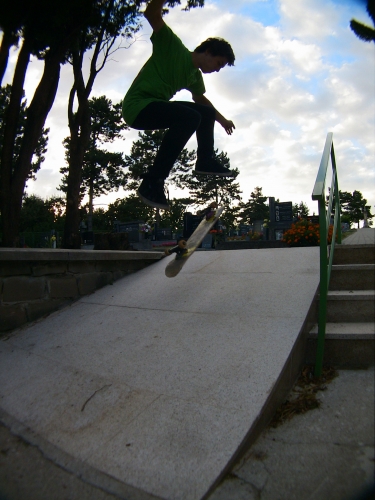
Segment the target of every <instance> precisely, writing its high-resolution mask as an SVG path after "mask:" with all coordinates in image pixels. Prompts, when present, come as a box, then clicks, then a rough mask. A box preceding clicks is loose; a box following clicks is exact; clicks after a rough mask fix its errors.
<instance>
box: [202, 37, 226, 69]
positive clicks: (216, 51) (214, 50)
mask: <svg viewBox="0 0 375 500" xmlns="http://www.w3.org/2000/svg"><path fill="white" fill-rule="evenodd" d="M206 51H207V52H209V53H210V54H211V56H214V57H216V56H220V57H222V58H225V59H226V60H227V64H228V66H233V65H234V60H235V56H234V52H233V49H232V47H231V46H230V44H229V43H228V42H227V41H226V40H224V39H223V38H207V40H205V41H204V42H202V43H201V44H200V45H198V47H196V48H195V49H194V52H197V53H202V52H206Z"/></svg>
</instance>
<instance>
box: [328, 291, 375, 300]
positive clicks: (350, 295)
mask: <svg viewBox="0 0 375 500" xmlns="http://www.w3.org/2000/svg"><path fill="white" fill-rule="evenodd" d="M374 298H375V290H329V291H328V300H374Z"/></svg>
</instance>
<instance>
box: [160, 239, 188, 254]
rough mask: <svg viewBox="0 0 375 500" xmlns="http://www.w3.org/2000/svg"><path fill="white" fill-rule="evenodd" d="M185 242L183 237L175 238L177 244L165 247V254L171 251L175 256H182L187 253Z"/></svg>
mask: <svg viewBox="0 0 375 500" xmlns="http://www.w3.org/2000/svg"><path fill="white" fill-rule="evenodd" d="M186 243H187V241H186V240H185V239H184V238H179V239H178V240H177V245H176V246H174V247H172V248H166V249H165V254H166V255H171V254H172V253H175V254H176V258H177V259H178V258H181V257H184V255H186V254H187V253H188V251H187V249H186Z"/></svg>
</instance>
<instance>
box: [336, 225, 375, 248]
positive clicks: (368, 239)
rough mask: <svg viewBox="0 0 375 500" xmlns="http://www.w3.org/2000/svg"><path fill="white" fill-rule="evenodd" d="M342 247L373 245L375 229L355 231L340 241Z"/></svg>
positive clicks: (374, 243) (374, 242) (368, 228)
mask: <svg viewBox="0 0 375 500" xmlns="http://www.w3.org/2000/svg"><path fill="white" fill-rule="evenodd" d="M342 244H343V245H375V229H374V228H372V227H367V228H365V227H364V228H362V229H357V231H356V232H355V233H353V234H351V235H350V236H347V237H346V238H344V239H343V240H342Z"/></svg>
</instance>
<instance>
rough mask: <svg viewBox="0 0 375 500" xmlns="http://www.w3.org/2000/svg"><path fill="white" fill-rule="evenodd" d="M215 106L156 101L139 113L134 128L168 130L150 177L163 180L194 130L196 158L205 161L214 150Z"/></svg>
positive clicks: (150, 171)
mask: <svg viewBox="0 0 375 500" xmlns="http://www.w3.org/2000/svg"><path fill="white" fill-rule="evenodd" d="M215 114H216V112H215V109H214V108H213V107H211V106H203V105H201V104H195V103H193V102H185V101H155V102H152V103H150V104H148V105H147V106H146V107H145V108H144V109H142V111H141V112H140V113H139V115H138V116H137V118H136V119H135V120H134V122H133V124H132V126H131V127H132V128H134V129H137V130H159V129H168V131H167V132H166V133H165V135H164V137H163V141H162V143H161V145H160V148H159V151H158V153H157V155H156V158H155V161H154V164H153V165H150V167H149V169H148V171H149V173H150V175H152V176H153V177H157V178H160V179H166V178H167V177H168V175H169V172H170V171H171V169H172V167H173V164H174V162H175V161H176V160H177V158H178V155H179V154H180V153H181V151H182V150H183V149H184V147H185V145H186V143H187V142H188V140H189V139H190V137H191V136H192V135H193V133H194V132H196V133H197V142H198V149H197V160H198V161H202V162H204V161H207V160H209V159H210V158H212V156H213V152H214V125H215Z"/></svg>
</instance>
